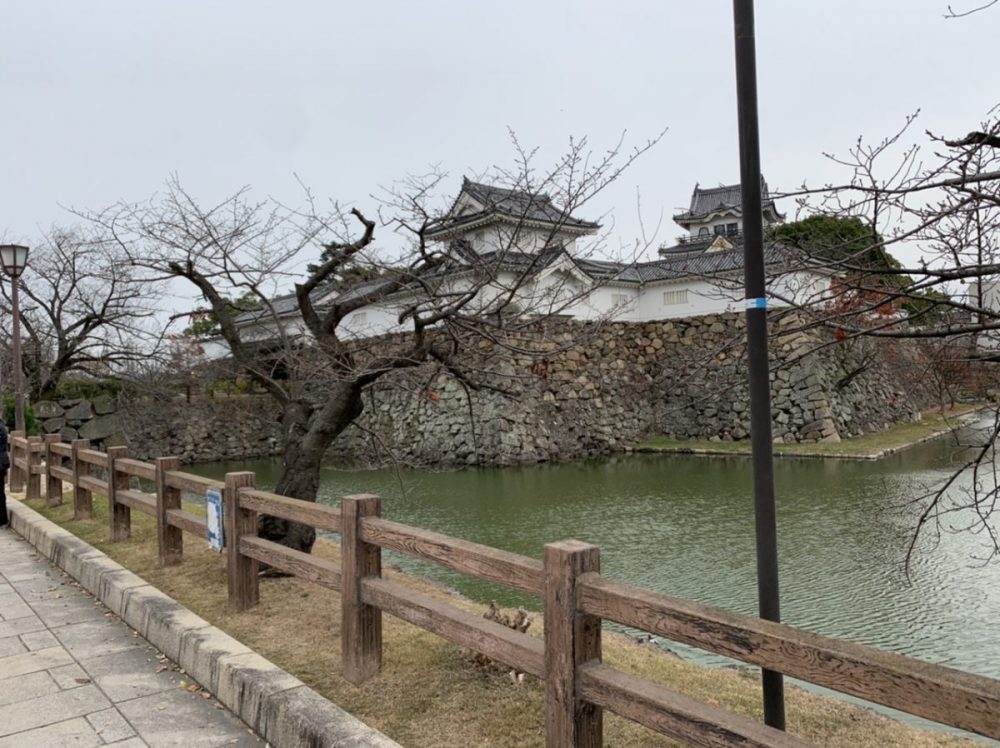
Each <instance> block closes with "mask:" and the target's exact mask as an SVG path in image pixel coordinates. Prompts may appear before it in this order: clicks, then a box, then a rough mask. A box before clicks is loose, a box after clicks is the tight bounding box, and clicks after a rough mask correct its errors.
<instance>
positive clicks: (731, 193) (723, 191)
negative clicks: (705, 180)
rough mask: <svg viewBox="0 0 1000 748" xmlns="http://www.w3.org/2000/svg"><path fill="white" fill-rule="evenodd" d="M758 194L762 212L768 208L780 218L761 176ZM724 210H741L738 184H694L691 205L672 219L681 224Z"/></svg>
mask: <svg viewBox="0 0 1000 748" xmlns="http://www.w3.org/2000/svg"><path fill="white" fill-rule="evenodd" d="M760 194H761V201H762V203H763V207H764V212H765V213H767V212H768V211H769V210H770V211H771V212H773V213H774V215H775V216H776V217H777V218H779V219H780V218H782V217H783V216H782V215H781V214H780V213H778V209H777V207H776V206H775V204H774V200H772V199H771V197H770V194H769V192H768V189H767V182H765V181H764V178H763V177H761V180H760ZM724 210H735V211H737V212H742V210H743V193H742V191H741V187H740V185H739V184H724V185H719V186H718V187H708V188H702V187H700V186H699V185H695V186H694V191H693V192H692V193H691V206H690V207H689V208H688V209H687V210H686V211H684V212H683V213H679V214H678V215H676V216H674V221H676V222H677V223H679V224H681V225H682V226H683V225H685V224H688V223H693V222H695V221H699V220H702V219H705V218H707V217H708V216H709V215H710V214H711V213H716V212H719V211H724Z"/></svg>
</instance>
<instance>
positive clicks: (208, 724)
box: [0, 529, 264, 748]
mask: <svg viewBox="0 0 1000 748" xmlns="http://www.w3.org/2000/svg"><path fill="white" fill-rule="evenodd" d="M206 696H208V694H207V692H204V691H202V690H201V689H200V687H198V686H197V685H195V684H194V683H193V682H192V681H191V680H190V678H188V676H186V675H185V674H184V673H183V672H182V671H180V670H178V669H177V667H176V666H175V665H174V664H173V663H172V662H170V661H169V660H167V659H166V658H164V657H163V656H162V655H160V653H159V652H157V651H156V650H155V649H154V648H153V647H152V646H150V644H149V643H148V642H147V641H146V640H145V639H143V638H142V637H140V636H139V635H138V634H137V633H136V632H134V631H132V629H130V628H129V627H128V626H126V625H125V624H124V623H122V622H121V620H120V619H119V618H118V617H117V616H115V615H114V614H113V613H111V612H110V611H109V610H108V609H107V608H105V607H104V606H103V605H101V604H100V603H99V602H98V601H97V600H95V599H94V598H93V597H92V596H91V595H90V594H89V593H88V592H86V591H85V590H84V589H83V588H82V587H80V586H79V585H77V584H76V582H75V581H74V580H73V579H72V578H70V577H68V576H67V575H66V574H64V573H63V572H62V571H60V570H59V569H57V568H56V567H54V566H52V565H51V564H49V562H48V561H47V560H45V559H44V558H42V557H41V556H39V555H38V554H37V553H36V552H35V549H34V548H33V547H32V546H31V545H30V544H29V543H27V542H26V541H25V540H23V539H22V538H20V537H19V536H18V535H16V534H15V533H13V532H11V531H10V530H9V529H2V530H0V748H34V747H36V746H37V747H38V748H42V747H44V748H50V747H54V746H74V748H76V747H77V746H80V747H85V746H102V745H114V746H118V747H119V748H139V746H151V747H152V748H155V747H156V746H184V747H185V748H188V747H190V748H197V747H199V746H206V747H208V746H233V745H235V746H241V747H242V746H263V745H264V742H263V741H262V740H261V739H260V738H258V737H257V736H255V735H254V734H253V733H252V732H251V731H250V730H249V729H248V728H247V726H246V725H245V724H243V722H241V721H240V720H239V719H238V718H237V717H235V716H234V715H233V714H232V713H230V712H229V711H228V710H226V709H225V708H224V707H222V705H221V704H218V702H216V701H215V699H213V698H206Z"/></svg>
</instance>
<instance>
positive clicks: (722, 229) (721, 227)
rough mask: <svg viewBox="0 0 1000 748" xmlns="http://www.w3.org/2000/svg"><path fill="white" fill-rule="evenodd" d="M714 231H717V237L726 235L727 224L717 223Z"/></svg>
mask: <svg viewBox="0 0 1000 748" xmlns="http://www.w3.org/2000/svg"><path fill="white" fill-rule="evenodd" d="M714 229H715V235H716V236H722V235H723V234H725V233H726V226H725V224H722V223H717V224H715V226H714Z"/></svg>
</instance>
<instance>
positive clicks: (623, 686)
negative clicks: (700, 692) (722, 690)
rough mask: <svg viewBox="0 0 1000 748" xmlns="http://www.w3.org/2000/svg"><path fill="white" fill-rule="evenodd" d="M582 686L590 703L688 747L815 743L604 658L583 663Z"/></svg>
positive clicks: (803, 747)
mask: <svg viewBox="0 0 1000 748" xmlns="http://www.w3.org/2000/svg"><path fill="white" fill-rule="evenodd" d="M579 687H580V695H581V696H582V697H583V699H585V700H586V701H588V702H590V703H592V704H596V705H597V706H600V707H603V708H604V709H607V710H609V711H612V712H614V713H615V714H619V715H621V716H622V717H625V718H627V719H630V720H633V721H634V722H638V723H639V724H641V725H645V726H646V727H648V728H650V729H651V730H655V731H656V732H658V733H661V734H663V735H669V736H670V737H672V738H676V739H678V740H681V741H683V742H684V744H685V745H694V746H703V747H704V748H732V746H741V747H743V746H745V747H746V748H808V746H810V745H812V743H807V742H806V741H804V740H801V739H799V738H796V737H794V736H792V735H789V734H788V733H786V732H781V731H780V730H775V729H773V728H771V727H767V726H766V725H764V724H762V723H760V722H757V721H755V720H752V719H747V718H745V717H740V716H738V715H736V714H733V713H732V712H728V711H726V710H725V709H722V708H720V707H717V706H711V705H709V704H703V703H701V702H700V701H695V700H694V699H692V698H689V697H687V696H684V695H682V694H679V693H676V692H674V691H671V690H669V689H667V688H664V687H663V686H660V685H658V684H656V683H651V682H650V681H647V680H644V679H642V678H639V677H637V676H634V675H629V674H627V673H622V672H620V671H618V670H614V669H612V668H610V667H608V666H607V665H602V664H601V663H599V662H593V663H588V664H586V665H581V666H580V678H579Z"/></svg>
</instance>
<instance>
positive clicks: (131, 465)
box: [115, 457, 156, 481]
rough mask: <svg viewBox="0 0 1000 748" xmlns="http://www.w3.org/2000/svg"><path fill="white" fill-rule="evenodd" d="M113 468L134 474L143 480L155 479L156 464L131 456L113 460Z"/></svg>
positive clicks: (127, 473)
mask: <svg viewBox="0 0 1000 748" xmlns="http://www.w3.org/2000/svg"><path fill="white" fill-rule="evenodd" d="M115 470H117V471H118V472H119V473H125V474H126V475H134V476H136V477H138V478H142V479H143V480H150V481H153V480H156V465H154V464H153V463H151V462H141V461H140V460H133V459H131V458H128V457H126V458H124V459H121V460H115Z"/></svg>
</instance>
